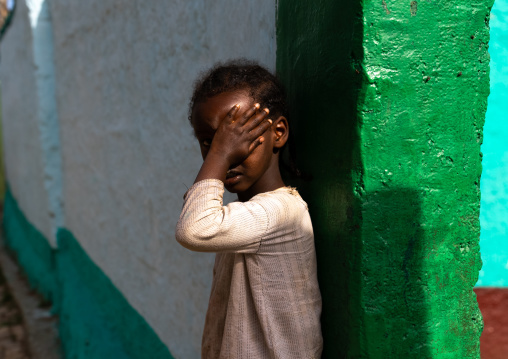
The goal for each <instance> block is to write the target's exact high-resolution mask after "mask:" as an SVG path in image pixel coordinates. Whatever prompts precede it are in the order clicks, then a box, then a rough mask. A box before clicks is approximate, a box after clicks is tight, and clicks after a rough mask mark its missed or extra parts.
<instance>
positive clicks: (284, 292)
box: [176, 60, 322, 359]
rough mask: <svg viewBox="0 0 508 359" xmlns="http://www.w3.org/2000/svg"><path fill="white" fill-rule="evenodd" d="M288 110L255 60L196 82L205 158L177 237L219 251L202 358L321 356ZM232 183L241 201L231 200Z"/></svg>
mask: <svg viewBox="0 0 508 359" xmlns="http://www.w3.org/2000/svg"><path fill="white" fill-rule="evenodd" d="M260 104H262V105H263V106H261V105H260ZM287 113H288V111H287V108H286V103H285V96H284V92H283V90H282V87H281V85H280V84H279V82H278V80H277V79H276V78H275V76H273V75H272V74H270V72H268V71H267V70H266V69H264V68H262V67H260V66H259V65H257V64H255V63H252V62H247V61H244V60H240V61H233V62H230V63H227V64H223V65H218V66H216V67H214V68H212V69H211V70H210V71H209V72H208V73H206V74H205V75H204V77H203V78H202V79H201V80H199V81H198V82H197V83H196V85H195V89H194V94H193V96H192V99H191V103H190V110H189V120H190V123H191V125H192V127H193V129H194V133H195V135H196V138H197V139H198V141H199V145H200V148H201V154H202V156H203V160H204V162H203V165H202V166H201V169H200V171H199V173H198V175H197V177H196V180H195V182H194V185H193V186H192V187H191V188H190V189H189V190H188V191H187V193H186V194H185V196H184V205H183V209H182V213H181V215H180V219H179V221H178V224H177V228H176V238H177V240H178V242H179V243H180V244H181V245H183V246H184V247H186V248H188V249H190V250H193V251H199V252H215V253H217V254H216V257H215V266H214V270H213V282H212V291H211V294H210V301H209V305H208V312H207V314H206V320H205V328H204V333H203V340H202V358H206V359H209V358H238V359H242V358H256V359H260V358H291V359H295V358H305V359H309V358H319V357H320V355H321V351H322V337H321V327H320V322H319V318H320V314H321V294H320V292H319V287H318V282H317V272H316V254H315V249H314V234H313V230H312V224H311V220H310V216H309V212H308V210H307V205H306V203H305V202H304V201H303V200H302V198H301V197H300V195H299V194H298V192H297V191H296V190H295V189H294V188H291V187H286V186H285V185H284V182H283V181H282V177H281V174H280V170H279V157H280V153H281V150H282V149H283V148H284V145H285V144H286V142H287V140H288V135H289V126H288V115H287ZM268 114H270V118H268V117H269V116H268ZM224 188H226V189H227V190H228V191H230V192H232V193H236V194H238V202H233V203H230V204H229V205H227V206H223V203H222V196H223V193H224Z"/></svg>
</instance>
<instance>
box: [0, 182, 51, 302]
mask: <svg viewBox="0 0 508 359" xmlns="http://www.w3.org/2000/svg"><path fill="white" fill-rule="evenodd" d="M3 229H4V234H5V241H6V244H7V246H8V247H9V248H10V249H11V250H13V251H14V253H15V254H16V257H17V260H18V263H19V264H20V266H21V267H22V268H23V269H24V271H25V273H26V275H27V277H28V280H29V282H30V284H31V286H32V287H33V288H35V289H37V290H38V291H39V292H40V293H41V294H42V295H43V296H44V298H45V299H47V300H50V301H52V302H53V303H54V304H58V303H57V302H58V298H59V293H58V290H59V288H58V283H57V276H56V270H55V252H54V250H53V249H52V248H51V246H50V245H49V242H48V241H47V240H46V238H45V237H44V235H43V234H42V233H41V232H40V231H39V230H37V229H36V228H35V227H34V226H33V225H32V224H31V223H30V222H29V221H28V220H27V218H26V217H25V215H24V214H23V212H22V211H21V209H20V208H19V206H18V204H17V202H16V200H15V199H14V197H13V196H12V192H11V190H10V188H9V186H7V191H6V193H5V201H4V218H3Z"/></svg>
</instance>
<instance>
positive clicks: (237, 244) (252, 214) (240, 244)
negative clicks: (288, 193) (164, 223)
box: [176, 179, 268, 253]
mask: <svg viewBox="0 0 508 359" xmlns="http://www.w3.org/2000/svg"><path fill="white" fill-rule="evenodd" d="M223 194H224V184H223V183H222V182H221V181H220V180H215V179H208V180H203V181H200V182H198V183H195V184H194V185H193V186H192V187H191V188H190V189H189V190H188V191H187V193H186V195H185V198H184V204H183V209H182V213H181V215H180V219H179V221H178V224H177V226H176V239H177V241H178V242H179V243H180V244H181V245H182V246H184V247H186V248H188V249H190V250H193V251H198V252H236V253H256V252H257V250H258V249H259V245H260V242H261V239H262V238H263V236H264V235H265V234H266V231H267V227H268V214H267V212H266V210H265V209H264V208H263V207H262V206H261V205H260V204H258V203H256V202H253V201H248V202H244V203H241V202H233V203H230V204H228V205H227V206H223V201H222V198H223Z"/></svg>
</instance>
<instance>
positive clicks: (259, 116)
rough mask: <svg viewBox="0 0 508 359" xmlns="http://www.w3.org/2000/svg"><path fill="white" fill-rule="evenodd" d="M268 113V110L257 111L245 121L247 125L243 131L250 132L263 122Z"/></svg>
mask: <svg viewBox="0 0 508 359" xmlns="http://www.w3.org/2000/svg"><path fill="white" fill-rule="evenodd" d="M269 113H270V110H268V109H267V108H264V109H263V110H262V111H259V112H258V113H256V114H255V115H254V116H252V117H251V118H250V119H249V120H248V121H247V123H246V124H245V125H244V127H245V129H246V130H247V131H252V130H253V129H254V128H256V127H257V125H259V124H260V123H261V122H263V120H264V119H265V118H266V116H268V114H269Z"/></svg>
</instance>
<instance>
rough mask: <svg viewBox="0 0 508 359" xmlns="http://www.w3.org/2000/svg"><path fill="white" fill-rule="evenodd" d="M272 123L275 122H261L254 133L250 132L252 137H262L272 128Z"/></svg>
mask: <svg viewBox="0 0 508 359" xmlns="http://www.w3.org/2000/svg"><path fill="white" fill-rule="evenodd" d="M272 123H273V122H272V120H270V119H268V120H266V121H263V122H261V123H260V124H259V126H258V127H256V128H255V129H253V130H252V131H250V135H251V137H252V138H257V137H259V136H261V135H262V134H263V133H265V132H266V130H268V129H269V128H270V126H272Z"/></svg>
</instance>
